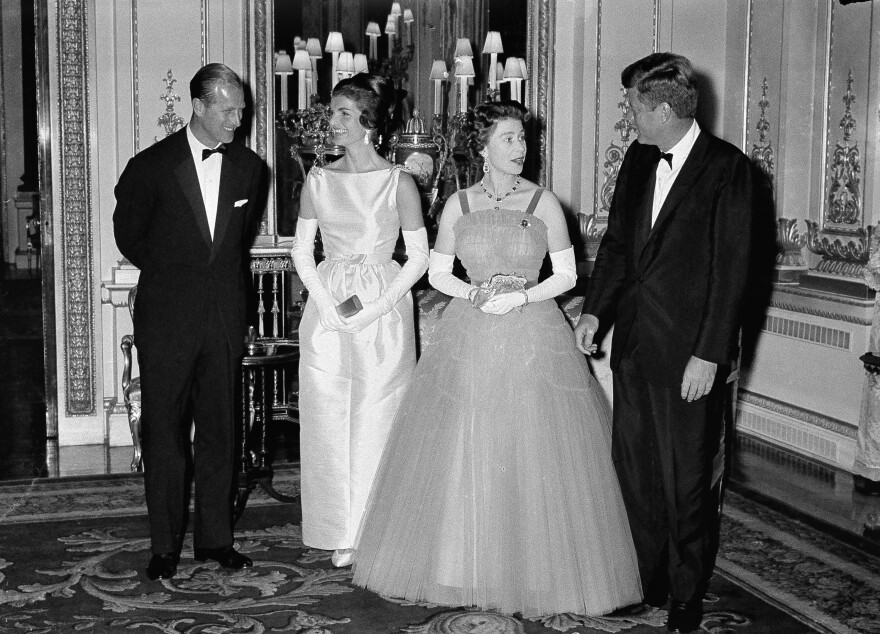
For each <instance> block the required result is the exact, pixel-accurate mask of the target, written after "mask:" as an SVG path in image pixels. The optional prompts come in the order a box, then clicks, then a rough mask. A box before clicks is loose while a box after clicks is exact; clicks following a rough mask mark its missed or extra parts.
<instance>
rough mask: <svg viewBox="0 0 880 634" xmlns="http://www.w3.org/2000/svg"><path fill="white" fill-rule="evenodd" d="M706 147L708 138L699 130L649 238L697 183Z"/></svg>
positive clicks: (702, 166) (703, 164)
mask: <svg viewBox="0 0 880 634" xmlns="http://www.w3.org/2000/svg"><path fill="white" fill-rule="evenodd" d="M708 147H709V137H708V135H707V134H706V133H705V132H703V131H702V130H701V131H700V135H699V136H698V137H697V140H696V141H694V145H693V147H692V148H691V151H690V154H688V157H687V159H685V162H684V165H682V166H681V171H680V172H679V173H678V176H677V177H676V179H675V182H674V183H673V184H672V187H671V188H670V189H669V193H668V194H667V195H666V200H664V201H663V206H662V207H661V208H660V213H659V214H658V215H657V220H656V221H654V227H653V229H652V230H651V236H654V235H656V234H657V230H658V229H659V228H660V227H661V226H662V225H663V223H665V222H666V220H667V218H669V215H670V214H671V213H672V211H673V210H674V209H675V208H676V207H678V204H679V203H680V202H681V201H682V199H683V198H684V197H685V195H686V194H687V193H688V191H690V189H691V187H693V185H694V183H696V182H697V178H698V177H699V175H700V174H701V173H702V171H703V168H704V166H705V165H706V161H705V155H706V150H707V149H708ZM649 240H650V238H649Z"/></svg>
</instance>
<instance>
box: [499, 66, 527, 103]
mask: <svg viewBox="0 0 880 634" xmlns="http://www.w3.org/2000/svg"><path fill="white" fill-rule="evenodd" d="M504 79H505V80H506V81H509V82H510V98H511V99H513V100H514V101H521V95H520V88H521V87H522V79H523V78H522V67H521V66H520V65H519V58H518V57H508V58H507V63H506V64H505V65H504Z"/></svg>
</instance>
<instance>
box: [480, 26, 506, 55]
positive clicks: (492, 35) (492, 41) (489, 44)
mask: <svg viewBox="0 0 880 634" xmlns="http://www.w3.org/2000/svg"><path fill="white" fill-rule="evenodd" d="M503 52H504V47H503V46H502V45H501V33H499V32H498V31H489V32H488V33H486V43H485V44H483V53H503Z"/></svg>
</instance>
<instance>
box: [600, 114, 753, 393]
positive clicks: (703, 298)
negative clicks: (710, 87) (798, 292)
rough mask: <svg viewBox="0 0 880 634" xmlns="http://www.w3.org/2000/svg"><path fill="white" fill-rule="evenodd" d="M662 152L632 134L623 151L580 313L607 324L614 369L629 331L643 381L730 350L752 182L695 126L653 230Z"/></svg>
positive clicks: (747, 171)
mask: <svg viewBox="0 0 880 634" xmlns="http://www.w3.org/2000/svg"><path fill="white" fill-rule="evenodd" d="M659 156H660V151H659V149H658V148H657V147H656V146H652V145H643V144H641V143H639V142H638V141H635V142H634V143H633V144H632V145H631V146H630V148H629V150H628V151H627V153H626V156H625V157H624V160H623V164H622V165H621V167H620V172H619V174H618V179H617V184H616V186H615V190H614V197H613V199H612V202H611V209H610V211H609V215H608V228H607V230H606V232H605V235H604V237H603V239H602V242H601V245H600V247H599V251H598V254H597V256H596V263H595V267H594V269H593V274H592V276H591V279H590V282H589V287H588V293H587V297H586V299H585V303H584V309H583V312H584V313H585V314H592V315H595V316H596V317H598V318H599V323H600V326H601V327H602V328H603V329H604V328H605V327H607V326H610V325H611V323H612V322H613V323H614V336H613V339H612V350H611V368H612V370H614V369H616V368H617V367H618V365H619V363H620V358H621V354H622V353H623V351H624V349H625V347H626V344H627V341H628V340H629V337H630V336H635V337H637V342H638V346H637V348H636V350H635V353H634V354H635V357H636V361H637V362H638V363H639V365H640V367H641V368H642V371H643V373H644V375H645V377H646V379H647V380H648V381H650V382H651V383H655V384H660V385H668V386H677V385H680V384H681V380H682V376H683V374H684V369H685V366H686V365H687V362H688V360H689V359H690V357H691V356H696V357H699V358H700V359H703V360H706V361H712V362H714V363H717V364H719V365H723V364H728V363H730V362H731V361H733V360H734V359H736V357H737V354H738V348H737V343H738V334H739V326H740V322H741V310H742V304H743V295H744V292H745V290H746V281H747V278H748V274H749V258H750V242H751V232H752V222H753V213H754V211H753V207H754V195H755V188H756V187H757V185H758V183H756V181H755V178H754V171H753V168H752V165H751V162H750V161H749V159H748V158H747V157H746V156H745V155H744V154H743V153H742V152H741V151H740V150H739V149H737V148H736V147H734V146H733V145H731V144H729V143H727V142H725V141H722V140H721V139H718V138H716V137H714V136H712V135H711V134H709V133H707V132H706V131H700V134H699V136H698V137H697V139H696V142H695V143H694V145H693V148H692V149H691V152H690V154H689V155H688V157H687V159H686V160H685V162H684V164H683V165H682V168H681V171H680V172H679V174H678V177H677V178H676V179H675V182H674V183H673V185H672V187H671V188H670V190H669V193H668V195H667V197H666V200H665V201H664V203H663V206H662V207H661V209H660V213H659V215H658V217H657V220H656V221H655V222H654V225H653V228H652V227H651V207H652V203H653V197H654V182H655V174H656V169H657V162H658V159H659Z"/></svg>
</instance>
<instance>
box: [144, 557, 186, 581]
mask: <svg viewBox="0 0 880 634" xmlns="http://www.w3.org/2000/svg"><path fill="white" fill-rule="evenodd" d="M179 561H180V557H178V556H177V554H176V553H161V554H158V555H153V556H152V557H151V558H150V563H149V564H147V576H148V577H149V578H150V579H152V580H153V581H155V580H156V579H170V578H171V577H173V576H174V573H176V572H177V563H178V562H179Z"/></svg>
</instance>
